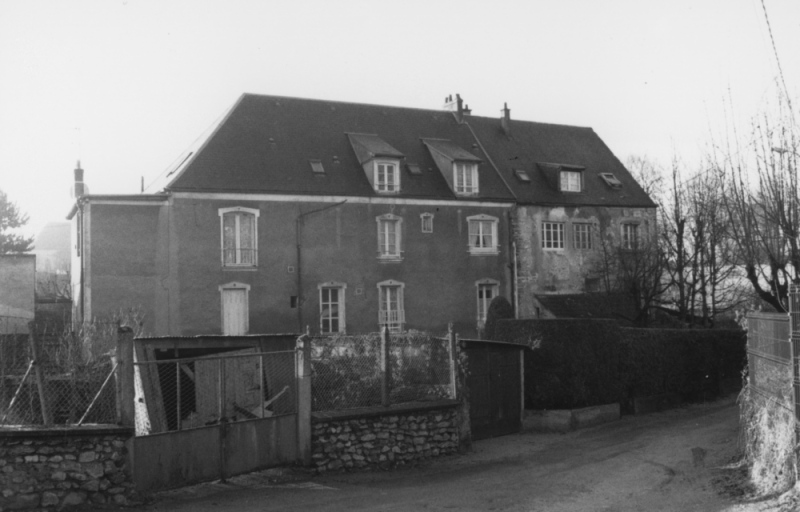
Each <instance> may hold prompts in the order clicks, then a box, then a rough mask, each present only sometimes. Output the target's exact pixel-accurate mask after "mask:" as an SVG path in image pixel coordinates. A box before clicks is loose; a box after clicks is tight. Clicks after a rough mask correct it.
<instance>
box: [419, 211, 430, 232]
mask: <svg viewBox="0 0 800 512" xmlns="http://www.w3.org/2000/svg"><path fill="white" fill-rule="evenodd" d="M419 217H420V219H422V232H423V233H433V214H432V213H423V214H421V215H420V216H419Z"/></svg>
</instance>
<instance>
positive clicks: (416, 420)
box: [311, 407, 459, 472]
mask: <svg viewBox="0 0 800 512" xmlns="http://www.w3.org/2000/svg"><path fill="white" fill-rule="evenodd" d="M458 425H459V420H458V409H456V408H453V407H451V408H447V409H436V410H430V411H404V412H398V411H388V412H387V413H386V414H385V415H378V416H366V417H365V416H362V417H352V416H351V417H344V418H338V419H325V420H320V419H316V420H315V422H314V425H313V431H312V439H311V442H312V460H313V464H314V466H315V467H316V469H317V471H318V472H325V471H336V470H351V469H368V468H376V467H389V466H399V465H403V464H408V463H410V462H413V461H418V460H423V459H429V458H431V457H438V456H440V455H446V454H450V453H455V452H456V451H458V446H459V429H458Z"/></svg>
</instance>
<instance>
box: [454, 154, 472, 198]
mask: <svg viewBox="0 0 800 512" xmlns="http://www.w3.org/2000/svg"><path fill="white" fill-rule="evenodd" d="M453 183H455V186H456V194H462V195H465V196H466V195H473V194H477V193H478V165H477V164H473V163H467V162H453Z"/></svg>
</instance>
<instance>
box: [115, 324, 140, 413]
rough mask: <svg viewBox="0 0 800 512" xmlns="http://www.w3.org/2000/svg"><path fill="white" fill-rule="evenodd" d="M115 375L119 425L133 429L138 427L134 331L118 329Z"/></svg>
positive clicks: (124, 328) (128, 328)
mask: <svg viewBox="0 0 800 512" xmlns="http://www.w3.org/2000/svg"><path fill="white" fill-rule="evenodd" d="M116 345H117V346H116V351H115V355H114V359H116V364H117V373H116V375H115V382H116V392H117V423H118V424H119V425H121V426H123V427H131V428H133V427H134V426H135V425H136V409H135V405H136V404H135V392H134V382H133V381H134V378H133V375H134V369H133V329H131V328H130V327H120V328H118V329H117V340H116Z"/></svg>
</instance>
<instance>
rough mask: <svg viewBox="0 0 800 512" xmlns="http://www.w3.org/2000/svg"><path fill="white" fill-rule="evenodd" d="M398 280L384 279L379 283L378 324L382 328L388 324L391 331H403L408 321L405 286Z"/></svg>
mask: <svg viewBox="0 0 800 512" xmlns="http://www.w3.org/2000/svg"><path fill="white" fill-rule="evenodd" d="M404 287H405V285H404V284H403V283H400V282H398V281H392V280H389V281H382V282H380V283H378V297H379V299H378V324H379V326H380V328H381V329H383V326H388V327H389V330H390V331H391V332H401V331H402V330H403V324H405V322H406V312H405V310H404V309H403V288H404Z"/></svg>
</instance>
